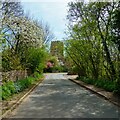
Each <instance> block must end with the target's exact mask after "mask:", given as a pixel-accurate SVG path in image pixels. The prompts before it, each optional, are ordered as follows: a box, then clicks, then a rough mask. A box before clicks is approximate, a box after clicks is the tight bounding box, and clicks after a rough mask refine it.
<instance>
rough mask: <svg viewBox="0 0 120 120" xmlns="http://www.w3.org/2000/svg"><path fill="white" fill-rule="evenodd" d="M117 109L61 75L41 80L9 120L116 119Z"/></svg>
mask: <svg viewBox="0 0 120 120" xmlns="http://www.w3.org/2000/svg"><path fill="white" fill-rule="evenodd" d="M119 115H120V114H119V110H118V107H117V106H115V105H113V104H112V103H110V102H109V101H107V100H104V99H103V98H101V97H99V96H97V95H95V94H93V93H92V92H90V91H88V90H86V89H84V88H82V87H80V86H79V85H77V84H75V83H73V82H71V81H69V80H68V79H67V78H66V77H65V76H64V74H62V73H50V74H46V77H45V80H44V81H43V82H42V83H41V84H40V85H39V86H38V87H36V88H35V90H34V91H33V92H32V93H31V94H30V95H28V97H26V98H25V99H24V101H23V102H22V103H21V104H20V105H19V106H18V107H17V109H16V110H14V111H13V112H12V114H11V115H10V117H11V118H118V117H119Z"/></svg>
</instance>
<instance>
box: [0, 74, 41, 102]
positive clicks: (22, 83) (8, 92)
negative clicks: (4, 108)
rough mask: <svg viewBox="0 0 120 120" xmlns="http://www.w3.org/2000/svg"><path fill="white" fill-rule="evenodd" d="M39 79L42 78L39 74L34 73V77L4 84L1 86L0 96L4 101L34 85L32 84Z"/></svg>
mask: <svg viewBox="0 0 120 120" xmlns="http://www.w3.org/2000/svg"><path fill="white" fill-rule="evenodd" d="M41 77H42V75H41V74H39V73H37V72H35V74H34V77H32V76H30V77H27V78H25V79H22V80H18V81H16V82H13V81H9V82H7V83H4V84H3V85H2V86H1V87H2V91H0V93H2V94H1V95H2V96H1V97H2V100H6V99H8V98H9V97H10V96H12V95H13V94H15V93H19V92H21V91H23V90H24V89H26V88H28V87H29V86H30V85H32V84H34V82H35V81H36V80H38V78H41Z"/></svg>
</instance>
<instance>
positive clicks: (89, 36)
mask: <svg viewBox="0 0 120 120" xmlns="http://www.w3.org/2000/svg"><path fill="white" fill-rule="evenodd" d="M106 14H107V15H106ZM119 14H120V12H119V3H114V2H111V3H109V2H92V3H91V2H90V3H88V4H84V3H83V2H79V1H76V2H70V3H69V10H68V16H67V17H68V20H69V22H70V26H69V28H68V34H69V36H70V37H69V38H68V39H67V41H66V53H67V55H68V56H69V58H71V60H72V63H73V65H72V66H77V68H78V69H73V71H74V72H77V74H78V75H79V77H85V79H83V80H84V81H85V82H87V83H89V84H95V85H96V86H98V87H103V88H105V89H106V90H109V91H119V89H120V82H119V78H120V68H119V66H120V62H119V61H120V56H119V34H120V30H119V25H120V24H119V23H120V22H119ZM113 33H114V34H113ZM68 60H69V59H68ZM71 69H72V67H71ZM117 84H118V85H117Z"/></svg>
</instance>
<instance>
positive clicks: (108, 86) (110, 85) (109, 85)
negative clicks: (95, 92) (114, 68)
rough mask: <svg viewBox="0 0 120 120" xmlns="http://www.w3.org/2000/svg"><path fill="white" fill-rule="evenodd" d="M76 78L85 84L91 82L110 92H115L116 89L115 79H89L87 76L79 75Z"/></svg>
mask: <svg viewBox="0 0 120 120" xmlns="http://www.w3.org/2000/svg"><path fill="white" fill-rule="evenodd" d="M77 79H78V80H81V81H83V82H85V83H87V84H91V85H95V86H97V87H99V88H103V89H105V90H107V91H110V92H116V91H117V86H116V82H115V81H111V80H104V79H103V80H100V79H97V80H95V79H90V78H87V77H79V78H77Z"/></svg>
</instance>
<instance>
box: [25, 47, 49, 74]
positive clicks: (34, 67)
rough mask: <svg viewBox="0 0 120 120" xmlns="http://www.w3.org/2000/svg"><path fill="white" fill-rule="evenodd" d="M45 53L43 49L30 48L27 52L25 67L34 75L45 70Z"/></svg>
mask: <svg viewBox="0 0 120 120" xmlns="http://www.w3.org/2000/svg"><path fill="white" fill-rule="evenodd" d="M46 58H47V53H46V51H45V48H31V49H29V51H28V56H27V63H26V67H27V68H28V69H30V70H31V71H32V73H34V72H35V71H37V72H39V73H42V72H43V69H44V68H45V62H46Z"/></svg>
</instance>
